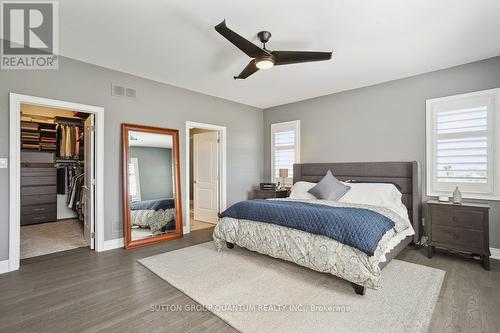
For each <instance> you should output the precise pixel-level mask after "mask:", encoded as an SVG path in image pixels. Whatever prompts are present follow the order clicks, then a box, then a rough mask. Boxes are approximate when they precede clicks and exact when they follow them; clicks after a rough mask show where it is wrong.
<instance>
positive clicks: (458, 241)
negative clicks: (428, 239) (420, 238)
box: [432, 225, 484, 248]
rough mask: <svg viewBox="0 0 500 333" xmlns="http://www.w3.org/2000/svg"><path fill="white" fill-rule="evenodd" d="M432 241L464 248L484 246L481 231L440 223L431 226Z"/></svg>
mask: <svg viewBox="0 0 500 333" xmlns="http://www.w3.org/2000/svg"><path fill="white" fill-rule="evenodd" d="M432 241H433V242H439V243H447V244H453V245H457V246H459V247H460V246H461V247H466V248H470V247H473V248H483V247H484V235H483V233H482V232H481V231H476V230H467V229H460V228H454V227H445V226H441V225H433V226H432Z"/></svg>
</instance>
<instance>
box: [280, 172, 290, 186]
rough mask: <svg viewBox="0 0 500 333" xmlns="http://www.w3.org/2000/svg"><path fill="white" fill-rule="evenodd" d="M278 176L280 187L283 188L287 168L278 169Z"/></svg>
mask: <svg viewBox="0 0 500 333" xmlns="http://www.w3.org/2000/svg"><path fill="white" fill-rule="evenodd" d="M279 173H280V177H281V179H282V181H283V182H282V183H281V187H280V188H285V178H288V169H279Z"/></svg>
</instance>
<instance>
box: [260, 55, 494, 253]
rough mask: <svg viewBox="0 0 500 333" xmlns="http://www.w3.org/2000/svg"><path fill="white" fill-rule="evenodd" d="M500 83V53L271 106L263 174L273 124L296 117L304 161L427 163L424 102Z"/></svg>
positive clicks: (267, 168) (268, 165)
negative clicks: (298, 120)
mask: <svg viewBox="0 0 500 333" xmlns="http://www.w3.org/2000/svg"><path fill="white" fill-rule="evenodd" d="M336 79H337V78H334V77H333V78H332V80H336ZM498 87H500V57H496V58H492V59H488V60H484V61H480V62H475V63H471V64H466V65H462V66H458V67H453V68H449V69H445V70H440V71H436V72H432V73H427V74H422V75H418V76H414V77H410V78H405V79H401V80H396V81H391V82H387V83H382V84H378V85H374V86H370V87H365V88H360V89H355V90H350V91H345V92H341V93H337V94H332V95H328V96H323V97H318V98H314V99H310V100H306V101H301V102H297V103H292V104H287V105H282V106H278V107H274V108H270V109H266V110H264V175H265V177H266V179H270V177H271V172H270V168H271V162H270V145H271V144H270V131H271V130H270V128H271V124H272V123H277V122H282V121H289V120H296V119H300V120H301V162H365V161H411V160H416V161H419V162H420V163H421V165H422V167H423V166H424V162H425V101H426V100H427V99H430V98H436V97H442V96H449V95H455V94H461V93H467V92H472V91H477V90H484V89H490V88H498ZM424 176H425V175H424ZM424 184H425V183H424ZM424 194H425V191H424ZM489 203H490V205H491V207H492V209H491V213H490V246H491V247H495V248H500V202H498V201H496V202H489Z"/></svg>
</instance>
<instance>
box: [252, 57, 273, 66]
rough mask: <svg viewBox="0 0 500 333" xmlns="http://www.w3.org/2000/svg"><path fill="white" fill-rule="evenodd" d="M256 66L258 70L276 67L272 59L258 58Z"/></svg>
mask: <svg viewBox="0 0 500 333" xmlns="http://www.w3.org/2000/svg"><path fill="white" fill-rule="evenodd" d="M255 66H257V68H258V69H269V68H271V67H273V66H274V61H273V59H272V58H271V57H265V58H257V59H255Z"/></svg>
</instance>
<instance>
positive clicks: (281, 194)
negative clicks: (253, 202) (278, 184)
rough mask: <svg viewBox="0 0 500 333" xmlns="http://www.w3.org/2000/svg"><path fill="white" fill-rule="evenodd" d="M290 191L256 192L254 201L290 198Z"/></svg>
mask: <svg viewBox="0 0 500 333" xmlns="http://www.w3.org/2000/svg"><path fill="white" fill-rule="evenodd" d="M288 193H289V191H288V190H254V191H253V198H254V199H270V198H286V197H288Z"/></svg>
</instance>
